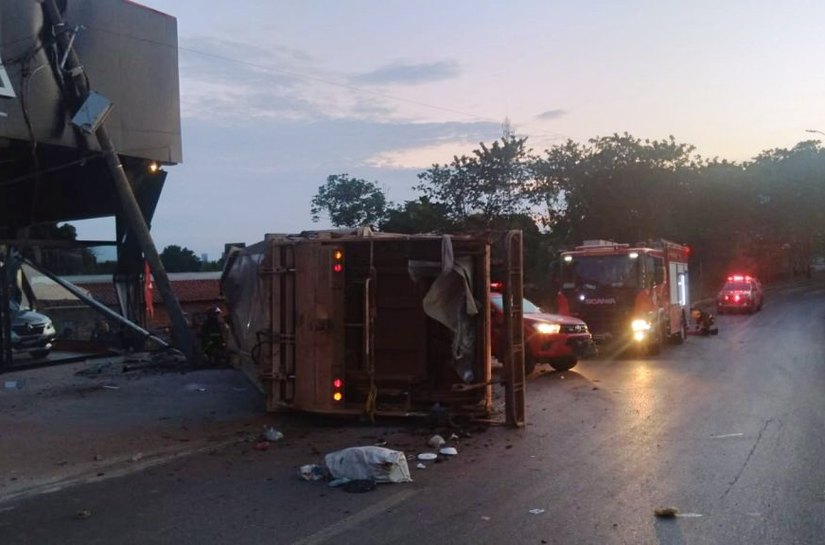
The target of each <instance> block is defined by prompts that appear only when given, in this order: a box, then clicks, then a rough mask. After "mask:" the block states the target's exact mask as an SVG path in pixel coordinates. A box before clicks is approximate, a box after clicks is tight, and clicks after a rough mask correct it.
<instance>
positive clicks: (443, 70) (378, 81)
mask: <svg viewBox="0 0 825 545" xmlns="http://www.w3.org/2000/svg"><path fill="white" fill-rule="evenodd" d="M460 74H461V69H460V67H459V65H458V63H457V62H455V61H440V62H433V63H421V64H407V63H402V62H396V63H393V64H387V65H384V66H382V67H380V68H376V69H375V70H373V71H372V72H367V73H366V74H360V75H358V76H355V77H354V78H352V82H353V83H357V84H368V85H389V84H397V85H418V84H420V83H432V82H436V81H444V80H448V79H453V78H456V77H458V76H459V75H460Z"/></svg>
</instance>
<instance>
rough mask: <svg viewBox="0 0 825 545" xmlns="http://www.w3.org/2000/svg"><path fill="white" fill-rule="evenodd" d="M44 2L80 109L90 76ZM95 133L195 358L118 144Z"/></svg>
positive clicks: (175, 325)
mask: <svg viewBox="0 0 825 545" xmlns="http://www.w3.org/2000/svg"><path fill="white" fill-rule="evenodd" d="M42 3H43V11H44V12H45V15H46V21H47V22H49V23H51V25H52V29H53V34H54V36H55V38H56V39H57V45H58V49H59V52H60V56H61V57H62V58H63V63H65V66H62V65H61V66H57V67H56V69H57V70H59V71H63V72H65V73H67V74H68V75H69V76H70V79H71V81H72V82H73V84H74V91H75V96H74V97H69V96H66V95H67V91H66V90H64V98H65V99H66V101H67V102H68V103H69V105H70V106H71V108H72V109H76V108H77V107H78V106H79V105H80V104H83V102H84V101H85V100H86V98H87V97H88V96H89V91H90V90H89V83H88V79H87V77H86V74H85V72H84V70H83V66H82V65H81V64H80V60H79V59H78V56H77V54H76V53H75V51H74V47H73V45H72V42H73V39H72V36H71V35H70V31H69V29H68V27H67V26H66V23H65V22H64V21H63V15H62V14H61V13H60V10H58V9H57V5H56V4H55V0H43V2H42ZM94 134H95V137H96V138H97V141H98V143H99V144H100V149H101V152H102V153H103V157H104V159H105V160H106V165H107V166H108V168H109V172H110V173H111V175H112V183H113V184H114V186H115V191H116V192H117V196H118V200H119V202H120V208H121V212H122V213H123V216H124V219H125V220H126V223H127V225H128V226H129V227H130V228H131V231H132V233H133V234H134V236H135V237H136V239H137V242H138V245H139V246H140V249H141V251H142V252H143V255H144V256H145V257H146V261H147V262H148V263H149V267H150V268H151V270H152V275H153V277H154V282H155V285H156V286H157V288H158V290H159V291H160V294H161V297H162V298H163V302H164V304H165V305H166V308H167V310H168V312H169V317H170V319H171V320H172V340H173V342H174V344H175V346H176V347H177V348H178V349H179V350H180V351H181V352H183V354H184V355H185V356H186V358H187V359H189V360H192V359H194V357H195V344H194V341H193V338H192V332H191V331H190V329H189V326H188V324H187V323H186V317H185V316H184V314H183V309H182V308H181V307H180V304H179V303H178V300H177V298H176V297H175V294H174V292H173V291H172V285H171V284H170V283H169V277H168V276H167V274H166V270H165V269H164V268H163V263H162V262H161V260H160V255H158V250H157V248H156V247H155V243H154V241H153V240H152V236H151V235H150V234H149V227H148V226H147V225H146V221H145V219H144V217H143V213H142V212H141V211H140V207H139V206H138V203H137V200H136V199H135V194H134V192H133V191H132V186H131V185H130V183H129V178H128V177H127V176H126V172H125V171H124V170H123V165H122V164H121V163H120V157H119V156H118V154H117V151H116V150H115V147H114V144H112V140H111V139H110V138H109V133H108V131H107V130H106V126H105V123H100V125H99V126H98V127H97V129H96V130H95V133H94Z"/></svg>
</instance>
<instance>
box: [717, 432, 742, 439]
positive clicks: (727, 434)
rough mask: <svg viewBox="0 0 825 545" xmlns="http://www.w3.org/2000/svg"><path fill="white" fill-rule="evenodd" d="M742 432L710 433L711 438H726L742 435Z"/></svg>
mask: <svg viewBox="0 0 825 545" xmlns="http://www.w3.org/2000/svg"><path fill="white" fill-rule="evenodd" d="M743 435H745V434H744V433H726V434H725V435H711V436H710V438H711V439H728V438H730V437H742V436H743Z"/></svg>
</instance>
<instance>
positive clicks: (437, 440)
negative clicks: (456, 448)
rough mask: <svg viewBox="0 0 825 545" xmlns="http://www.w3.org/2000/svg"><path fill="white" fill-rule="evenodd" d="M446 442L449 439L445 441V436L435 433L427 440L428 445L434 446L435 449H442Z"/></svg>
mask: <svg viewBox="0 0 825 545" xmlns="http://www.w3.org/2000/svg"><path fill="white" fill-rule="evenodd" d="M446 443H447V441H445V440H444V438H443V437H441V436H440V435H433V436H432V437H430V440H429V441H427V446H429V447H432V448H434V449H440V448H441V447H443V446H444V445H445V444H446Z"/></svg>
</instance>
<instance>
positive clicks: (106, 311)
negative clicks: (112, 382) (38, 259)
mask: <svg viewBox="0 0 825 545" xmlns="http://www.w3.org/2000/svg"><path fill="white" fill-rule="evenodd" d="M23 263H25V264H26V265H28V266H29V267H31V268H33V269H35V270H36V271H38V272H40V273H42V274H44V275H46V276H47V277H49V278H50V279H51V280H52V281H53V282H56V283H57V284H59V285H61V286H62V287H64V288H65V289H66V290H67V291H68V292H69V293H71V294H72V295H74V296H75V297H77V298H78V299H80V300H81V301H83V302H84V303H86V304H87V305H89V306H90V307H92V308H93V309H95V310H96V311H98V312H100V313H101V314H103V315H104V316H106V317H107V318H110V319H112V320H114V321H115V322H117V323H119V324H121V325H123V326H125V327H127V328H129V329H131V330H132V331H135V332H137V333H138V334H140V335H141V336H142V337H144V338H146V339H149V340H152V341H154V342H156V343H158V344H159V345H160V346H162V347H164V348H169V343H167V342H166V341H165V340H163V339H162V338H160V337H158V336H157V335H152V334H151V333H150V332H148V331H146V330H145V329H143V328H142V327H140V326H139V325H138V324H136V323H134V322H132V321H131V320H128V319H126V318H124V317H123V316H121V315H120V314H118V313H117V312H115V311H114V310H112V309H110V308H109V307H107V306H106V305H104V304H103V303H101V302H100V301H97V300H95V299H93V298H92V297H89V296H88V295H86V294H85V293H83V290H81V289H80V288H78V287H77V286H75V285H74V284H72V283H71V282H68V281H66V280H63V279H62V278H60V277H59V276H57V275H56V274H53V273H51V272H49V271H47V270H45V269H43V268H41V267H38V266H37V265H35V264H34V263H32V262H31V261H29V260H28V259H24V260H23Z"/></svg>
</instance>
